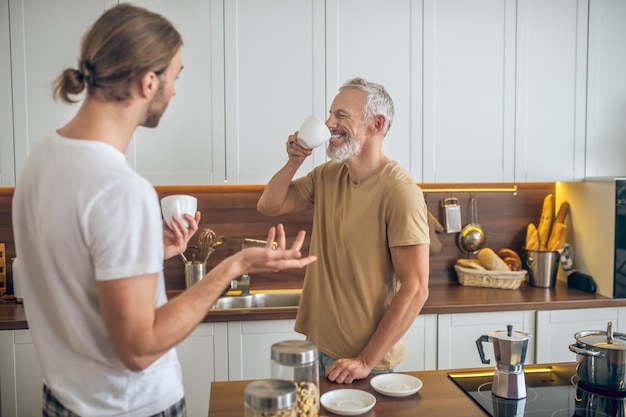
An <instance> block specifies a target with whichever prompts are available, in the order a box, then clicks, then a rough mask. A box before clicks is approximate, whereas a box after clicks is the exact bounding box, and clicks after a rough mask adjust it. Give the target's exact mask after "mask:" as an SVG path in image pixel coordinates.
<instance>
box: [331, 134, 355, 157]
mask: <svg viewBox="0 0 626 417" xmlns="http://www.w3.org/2000/svg"><path fill="white" fill-rule="evenodd" d="M360 151H361V146H360V143H359V142H358V141H356V140H354V138H353V137H352V136H346V140H345V141H344V142H343V143H342V144H341V146H339V147H331V146H328V147H327V148H326V156H328V157H329V158H330V159H332V160H333V161H335V162H345V161H347V160H348V159H350V158H352V157H353V156H357V155H358V154H359V152H360Z"/></svg>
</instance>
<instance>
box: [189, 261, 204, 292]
mask: <svg viewBox="0 0 626 417" xmlns="http://www.w3.org/2000/svg"><path fill="white" fill-rule="evenodd" d="M205 274H206V264H205V263H204V262H197V261H187V262H185V287H186V288H189V287H191V286H192V285H193V284H195V283H196V282H198V281H200V280H201V279H202V278H204V275H205Z"/></svg>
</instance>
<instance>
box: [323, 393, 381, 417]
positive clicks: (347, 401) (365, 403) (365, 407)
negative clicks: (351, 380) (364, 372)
mask: <svg viewBox="0 0 626 417" xmlns="http://www.w3.org/2000/svg"><path fill="white" fill-rule="evenodd" d="M320 401H321V402H322V405H323V406H324V408H326V409H327V410H328V411H331V412H333V413H335V414H340V415H342V416H356V415H359V414H363V413H367V412H368V411H369V410H371V409H372V407H374V404H376V397H374V396H373V395H372V394H370V393H369V392H366V391H361V390H358V389H336V390H334V391H329V392H327V393H326V394H324V395H322V397H321V398H320Z"/></svg>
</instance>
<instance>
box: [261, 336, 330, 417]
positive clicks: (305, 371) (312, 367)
mask: <svg viewBox="0 0 626 417" xmlns="http://www.w3.org/2000/svg"><path fill="white" fill-rule="evenodd" d="M271 366H272V378H273V379H282V380H288V381H292V382H293V383H294V384H295V387H296V400H297V403H298V404H297V410H298V416H307V417H317V416H318V414H319V410H320V390H319V353H318V350H317V346H315V344H314V343H312V342H309V341H307V340H285V341H283V342H278V343H274V344H273V345H272V352H271Z"/></svg>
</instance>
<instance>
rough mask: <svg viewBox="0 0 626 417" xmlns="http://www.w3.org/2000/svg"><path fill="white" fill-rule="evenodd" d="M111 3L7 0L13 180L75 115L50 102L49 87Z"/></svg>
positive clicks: (99, 0) (73, 60)
mask: <svg viewBox="0 0 626 417" xmlns="http://www.w3.org/2000/svg"><path fill="white" fill-rule="evenodd" d="M115 3H116V1H113V0H105V1H103V0H89V1H85V0H55V1H50V2H32V1H25V0H9V12H10V13H9V22H10V25H9V27H10V36H11V49H10V63H11V75H10V77H11V85H12V100H13V102H12V105H13V107H12V112H13V114H12V117H13V140H14V153H15V177H16V178H17V177H18V176H19V173H20V172H21V170H22V168H23V166H24V162H25V161H26V158H27V156H28V153H29V152H30V150H31V149H32V148H33V146H34V145H35V143H37V142H38V141H39V140H40V139H41V138H43V137H44V136H45V135H47V134H48V133H50V132H51V131H53V130H54V129H58V128H59V127H61V126H62V125H63V124H65V123H66V122H67V121H69V120H70V118H71V117H73V115H74V113H75V112H76V110H77V107H76V106H70V105H67V104H62V103H60V102H55V101H54V100H53V97H52V92H53V83H54V81H55V79H56V78H57V77H58V76H59V75H60V74H61V72H62V71H63V70H64V69H65V68H68V67H76V64H77V63H76V59H77V56H78V54H79V51H80V44H81V38H82V35H83V33H84V32H85V31H86V30H87V28H88V27H89V25H90V24H91V23H92V22H93V21H94V20H95V19H97V18H98V16H99V15H100V14H101V13H102V12H103V11H104V10H105V8H106V7H107V6H110V5H112V4H115ZM68 16H71V18H68ZM59 22H63V23H62V24H60V23H59ZM4 27H5V26H2V28H3V29H4ZM3 29H0V31H1V30H3ZM6 56H9V55H5V56H3V59H2V60H1V61H2V64H0V65H5V62H6V60H5V57H6ZM3 82H4V80H2V81H0V83H3ZM0 85H1V84H0ZM3 99H4V98H0V100H3ZM0 111H2V113H3V116H1V117H6V115H4V108H3V107H0ZM2 129H4V126H3V127H2ZM3 185H5V184H4V181H3ZM6 185H13V184H11V183H9V182H7V184H6Z"/></svg>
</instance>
